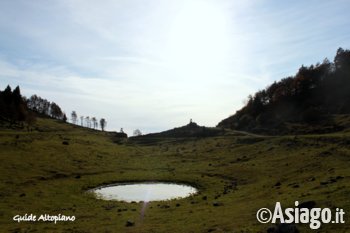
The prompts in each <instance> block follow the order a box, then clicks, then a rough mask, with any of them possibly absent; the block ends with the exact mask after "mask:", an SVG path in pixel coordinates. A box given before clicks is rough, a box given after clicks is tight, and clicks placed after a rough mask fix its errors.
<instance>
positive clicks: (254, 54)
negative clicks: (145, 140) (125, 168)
mask: <svg viewBox="0 0 350 233" xmlns="http://www.w3.org/2000/svg"><path fill="white" fill-rule="evenodd" d="M349 12H350V1H349V0H332V1H329V0H327V1H326V0H324V1H323V0H317V1H313V0H308V1H301V0H300V1H299V0H297V1H277V0H275V1H267V0H266V1H265V0H251V1H248V0H242V1H238V0H236V1H234V0H111V1H108V0H102V1H98V0H90V1H89V0H57V1H55V0H33V1H28V0H23V1H20V0H1V1H0V89H4V88H5V86H6V85H7V84H10V85H11V86H13V87H14V86H16V85H20V87H21V90H22V93H23V94H24V95H26V96H27V97H29V96H30V95H32V94H38V95H40V96H41V97H44V98H46V99H48V100H50V101H54V102H56V103H58V104H59V105H60V106H61V107H62V109H63V110H64V111H65V112H66V113H67V115H68V117H69V118H70V113H71V112H72V110H76V111H77V113H78V115H79V116H80V115H84V116H87V115H88V116H90V117H92V116H95V117H97V118H101V117H105V118H106V120H107V122H108V125H107V130H119V129H120V128H121V127H123V128H124V129H125V130H126V131H127V133H129V134H130V133H131V132H132V131H133V130H134V129H136V128H139V129H140V130H141V131H142V132H144V133H149V132H156V131H161V130H165V129H170V128H174V127H177V126H181V125H184V124H187V123H188V122H189V119H190V118H192V119H193V120H194V121H195V122H197V123H198V124H200V125H206V126H215V125H216V124H217V123H218V122H219V121H220V120H222V119H223V118H225V117H227V116H229V115H231V114H233V113H234V112H235V111H236V110H238V109H239V108H241V107H242V105H243V101H244V100H245V99H246V97H247V96H248V94H253V93H254V92H256V91H257V90H259V89H262V88H265V87H266V86H267V85H268V84H270V83H271V82H272V81H274V80H279V79H281V78H283V77H287V76H290V75H294V74H295V73H296V71H297V69H298V68H299V67H300V66H301V65H302V64H304V65H311V64H315V63H316V62H319V61H320V62H322V60H323V59H324V58H325V57H328V58H329V59H330V60H333V58H334V55H335V52H336V50H337V48H339V47H343V48H347V49H349V48H350V14H349Z"/></svg>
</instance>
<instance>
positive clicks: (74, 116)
mask: <svg viewBox="0 0 350 233" xmlns="http://www.w3.org/2000/svg"><path fill="white" fill-rule="evenodd" d="M71 118H72V123H73V124H77V122H78V115H77V113H76V112H75V111H73V112H72V113H71Z"/></svg>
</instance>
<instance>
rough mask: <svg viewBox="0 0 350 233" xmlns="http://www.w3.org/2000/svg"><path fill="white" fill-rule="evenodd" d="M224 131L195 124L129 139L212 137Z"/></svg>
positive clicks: (191, 123)
mask: <svg viewBox="0 0 350 233" xmlns="http://www.w3.org/2000/svg"><path fill="white" fill-rule="evenodd" d="M224 132H225V131H224V130H223V129H220V128H215V127H213V128H212V127H205V126H199V125H197V123H195V122H192V121H191V122H190V123H188V124H187V125H184V126H181V127H178V128H174V129H170V130H166V131H163V132H159V133H151V134H146V135H142V136H137V137H131V138H186V137H212V136H218V135H222V134H224Z"/></svg>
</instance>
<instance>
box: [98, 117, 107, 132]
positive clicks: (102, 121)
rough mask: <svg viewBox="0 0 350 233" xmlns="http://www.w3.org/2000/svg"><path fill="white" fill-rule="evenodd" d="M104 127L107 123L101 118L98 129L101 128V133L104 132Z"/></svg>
mask: <svg viewBox="0 0 350 233" xmlns="http://www.w3.org/2000/svg"><path fill="white" fill-rule="evenodd" d="M106 125H107V121H106V120H105V119H104V118H101V120H100V127H101V130H102V131H104V130H105V128H106Z"/></svg>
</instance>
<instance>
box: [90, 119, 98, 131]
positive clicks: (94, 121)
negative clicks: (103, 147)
mask: <svg viewBox="0 0 350 233" xmlns="http://www.w3.org/2000/svg"><path fill="white" fill-rule="evenodd" d="M91 121H92V125H93V127H94V129H96V127H97V119H96V117H92V118H91Z"/></svg>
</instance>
